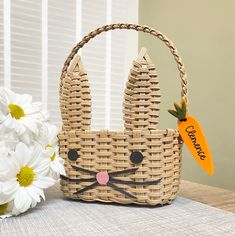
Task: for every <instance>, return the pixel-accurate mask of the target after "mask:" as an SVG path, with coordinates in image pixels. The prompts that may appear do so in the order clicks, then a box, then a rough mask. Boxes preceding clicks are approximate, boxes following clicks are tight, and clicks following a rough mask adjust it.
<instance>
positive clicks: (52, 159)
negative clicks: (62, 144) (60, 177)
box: [47, 144, 56, 161]
mask: <svg viewBox="0 0 235 236" xmlns="http://www.w3.org/2000/svg"><path fill="white" fill-rule="evenodd" d="M47 147H48V148H52V145H51V144H47ZM55 157H56V152H53V155H52V156H51V157H50V158H51V161H54V160H55Z"/></svg>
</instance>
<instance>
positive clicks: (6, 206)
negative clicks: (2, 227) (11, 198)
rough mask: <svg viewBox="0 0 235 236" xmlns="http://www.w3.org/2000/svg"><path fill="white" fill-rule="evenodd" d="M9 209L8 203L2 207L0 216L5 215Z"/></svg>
mask: <svg viewBox="0 0 235 236" xmlns="http://www.w3.org/2000/svg"><path fill="white" fill-rule="evenodd" d="M7 208H8V203H5V204H3V205H0V215H3V214H5V213H6V210H7Z"/></svg>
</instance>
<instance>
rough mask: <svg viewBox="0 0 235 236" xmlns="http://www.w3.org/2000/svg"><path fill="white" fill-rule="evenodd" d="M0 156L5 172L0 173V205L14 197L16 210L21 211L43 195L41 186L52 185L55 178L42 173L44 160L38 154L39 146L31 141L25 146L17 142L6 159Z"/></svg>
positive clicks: (40, 150) (45, 167)
mask: <svg viewBox="0 0 235 236" xmlns="http://www.w3.org/2000/svg"><path fill="white" fill-rule="evenodd" d="M2 160H3V159H0V165H1V164H3V165H5V166H6V167H7V169H6V170H7V172H6V173H5V174H4V175H3V174H2V175H1V174H0V182H1V190H0V191H1V192H0V196H1V197H0V205H3V204H5V203H9V202H11V201H14V208H15V210H16V211H18V212H20V213H22V212H25V211H26V210H28V209H29V208H30V207H34V206H35V205H36V203H38V202H40V201H41V198H43V199H45V196H44V192H43V189H45V188H48V187H50V186H52V185H53V184H54V183H55V181H54V180H53V179H52V178H50V177H47V176H46V171H47V168H48V162H47V161H45V158H42V147H41V146H40V145H38V144H37V145H35V146H34V147H33V148H32V149H29V148H28V147H27V146H26V145H25V144H23V143H18V144H17V146H16V149H15V152H14V153H13V154H12V156H11V157H10V158H8V160H4V161H2Z"/></svg>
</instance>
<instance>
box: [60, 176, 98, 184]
mask: <svg viewBox="0 0 235 236" xmlns="http://www.w3.org/2000/svg"><path fill="white" fill-rule="evenodd" d="M60 178H61V179H63V180H67V181H69V182H73V183H81V182H94V181H95V180H96V178H86V179H70V178H69V177H67V176H64V175H60Z"/></svg>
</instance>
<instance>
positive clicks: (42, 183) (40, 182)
mask: <svg viewBox="0 0 235 236" xmlns="http://www.w3.org/2000/svg"><path fill="white" fill-rule="evenodd" d="M53 184H55V180H53V179H52V178H50V177H41V178H40V179H37V180H35V181H34V185H35V186H36V187H38V188H42V189H44V188H49V187H51V186H52V185H53Z"/></svg>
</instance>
